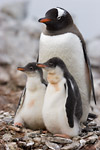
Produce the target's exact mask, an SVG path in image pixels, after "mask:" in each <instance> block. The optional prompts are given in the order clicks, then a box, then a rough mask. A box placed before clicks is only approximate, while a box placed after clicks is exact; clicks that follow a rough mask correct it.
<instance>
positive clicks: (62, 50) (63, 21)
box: [39, 7, 96, 122]
mask: <svg viewBox="0 0 100 150" xmlns="http://www.w3.org/2000/svg"><path fill="white" fill-rule="evenodd" d="M39 22H41V23H44V24H45V25H46V28H45V29H44V31H43V32H42V33H41V37H40V49H39V62H40V63H42V62H44V61H47V60H48V59H50V58H52V57H60V58H61V59H62V60H63V61H64V62H65V64H66V65H67V68H68V70H69V72H70V73H71V74H72V75H73V77H74V78H75V80H76V82H77V84H78V87H79V90H80V94H81V98H82V107H83V115H82V118H81V121H82V122H85V121H86V119H87V116H88V113H89V108H90V98H91V91H92V93H93V97H94V101H95V103H96V98H95V92H94V85H93V76H92V72H91V66H90V61H89V58H88V56H87V52H86V45H85V41H84V39H83V37H82V35H81V33H80V31H79V30H78V29H77V27H76V25H75V24H74V22H73V19H72V17H71V15H70V14H69V13H68V12H67V11H66V10H64V9H63V8H59V7H58V8H53V9H50V10H49V11H47V13H46V15H45V18H42V19H39Z"/></svg>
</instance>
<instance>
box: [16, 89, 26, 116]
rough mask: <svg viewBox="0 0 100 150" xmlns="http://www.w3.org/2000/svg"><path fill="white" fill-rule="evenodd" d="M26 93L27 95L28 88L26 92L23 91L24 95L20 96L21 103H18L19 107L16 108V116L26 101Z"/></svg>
mask: <svg viewBox="0 0 100 150" xmlns="http://www.w3.org/2000/svg"><path fill="white" fill-rule="evenodd" d="M25 93H26V87H25V88H24V90H23V92H22V94H21V96H20V99H19V102H18V105H17V108H16V112H15V115H16V113H18V112H19V111H20V109H21V108H22V106H23V103H24V99H25Z"/></svg>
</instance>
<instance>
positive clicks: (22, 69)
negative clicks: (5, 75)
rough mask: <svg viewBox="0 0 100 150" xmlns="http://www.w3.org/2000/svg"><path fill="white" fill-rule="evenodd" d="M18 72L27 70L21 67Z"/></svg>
mask: <svg viewBox="0 0 100 150" xmlns="http://www.w3.org/2000/svg"><path fill="white" fill-rule="evenodd" d="M17 70H19V71H25V69H24V68H21V67H18V68H17Z"/></svg>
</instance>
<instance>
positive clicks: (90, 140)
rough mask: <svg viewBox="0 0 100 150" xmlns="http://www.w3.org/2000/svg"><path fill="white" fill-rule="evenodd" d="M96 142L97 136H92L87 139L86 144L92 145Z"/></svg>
mask: <svg viewBox="0 0 100 150" xmlns="http://www.w3.org/2000/svg"><path fill="white" fill-rule="evenodd" d="M97 140H98V136H97V135H93V136H91V137H89V138H88V140H87V143H91V144H94V143H95V142H96V141H97Z"/></svg>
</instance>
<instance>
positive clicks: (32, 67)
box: [17, 62, 43, 77]
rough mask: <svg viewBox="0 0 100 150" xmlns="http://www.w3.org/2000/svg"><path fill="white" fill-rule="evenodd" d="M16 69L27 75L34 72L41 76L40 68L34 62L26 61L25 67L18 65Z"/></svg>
mask: <svg viewBox="0 0 100 150" xmlns="http://www.w3.org/2000/svg"><path fill="white" fill-rule="evenodd" d="M17 70H20V71H23V72H25V73H26V74H27V75H28V76H34V75H36V74H40V76H41V77H42V76H43V72H42V69H41V68H40V67H38V66H37V65H36V63H35V62H32V63H28V64H27V65H26V66H25V67H18V68H17Z"/></svg>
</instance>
